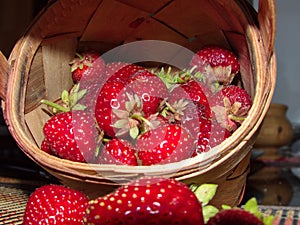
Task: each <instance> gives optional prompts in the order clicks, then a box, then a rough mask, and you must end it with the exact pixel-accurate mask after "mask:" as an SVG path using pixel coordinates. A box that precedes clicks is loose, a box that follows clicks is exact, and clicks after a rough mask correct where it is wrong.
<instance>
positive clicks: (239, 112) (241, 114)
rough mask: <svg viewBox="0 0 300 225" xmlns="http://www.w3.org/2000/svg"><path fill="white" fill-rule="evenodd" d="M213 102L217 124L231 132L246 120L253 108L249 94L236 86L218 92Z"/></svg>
mask: <svg viewBox="0 0 300 225" xmlns="http://www.w3.org/2000/svg"><path fill="white" fill-rule="evenodd" d="M211 102H212V105H211V109H212V111H213V114H214V117H215V118H216V120H217V122H218V123H220V124H221V125H222V126H223V127H225V128H226V129H228V130H229V131H231V132H232V131H234V130H236V129H237V127H238V126H239V125H240V124H241V123H242V122H243V121H244V120H245V118H246V117H247V115H248V112H249V110H250V108H251V106H252V100H251V98H250V96H249V94H248V93H247V92H246V91H245V90H244V89H243V88H241V87H239V86H235V85H229V86H226V87H224V88H222V89H221V90H219V91H218V92H216V93H215V94H214V95H213V97H212V101H211Z"/></svg>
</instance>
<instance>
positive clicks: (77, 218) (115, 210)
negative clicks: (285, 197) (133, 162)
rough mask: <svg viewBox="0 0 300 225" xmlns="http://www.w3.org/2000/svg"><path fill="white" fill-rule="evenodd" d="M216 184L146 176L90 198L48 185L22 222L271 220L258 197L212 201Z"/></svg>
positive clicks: (191, 224) (247, 223) (156, 224)
mask: <svg viewBox="0 0 300 225" xmlns="http://www.w3.org/2000/svg"><path fill="white" fill-rule="evenodd" d="M216 190H217V185H214V184H203V185H200V186H199V185H191V186H187V185H186V184H184V183H181V182H179V181H176V180H173V179H165V178H154V177H151V178H150V177H148V178H146V177H144V178H141V179H139V180H136V181H133V182H131V183H129V184H128V185H124V186H122V187H120V188H118V189H117V190H115V191H114V192H112V193H109V194H107V195H106V196H102V197H97V198H94V199H89V198H88V197H87V196H86V195H85V194H83V193H82V192H80V191H78V190H74V189H71V188H68V187H65V186H62V185H53V184H49V185H45V186H42V187H39V188H37V189H36V190H35V191H34V192H33V193H32V194H31V196H30V197H29V199H28V202H27V205H26V209H25V213H24V216H23V225H38V224H47V225H52V224H56V225H71V224H72V225H77V224H78V225H79V224H81V225H82V224H94V225H97V224H99V225H100V224H101V225H102V224H107V225H120V224H123V225H133V224H135V225H150V224H151V225H164V224H170V225H175V224H177V225H183V224H185V225H204V224H207V225H227V224H229V225H235V224H237V225H241V224H243V225H264V224H265V225H271V224H272V221H273V216H265V215H264V214H263V213H262V212H260V211H259V210H258V207H257V202H256V199H255V198H252V199H250V200H249V201H248V202H247V203H246V205H245V207H244V208H240V207H234V208H230V207H228V206H226V207H223V209H220V210H219V209H217V208H216V207H214V206H212V205H208V203H209V201H210V200H211V199H212V198H213V196H214V194H215V193H216Z"/></svg>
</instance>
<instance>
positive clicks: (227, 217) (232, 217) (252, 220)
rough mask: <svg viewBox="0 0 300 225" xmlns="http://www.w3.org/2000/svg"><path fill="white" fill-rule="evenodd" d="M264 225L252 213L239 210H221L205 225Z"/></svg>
mask: <svg viewBox="0 0 300 225" xmlns="http://www.w3.org/2000/svg"><path fill="white" fill-rule="evenodd" d="M240 224H243V225H264V223H263V222H262V221H261V220H260V219H259V218H257V217H256V216H255V215H253V214H252V213H250V212H248V211H245V210H243V209H240V208H236V209H226V210H221V211H220V212H218V213H217V214H216V215H215V216H213V217H211V218H210V219H209V220H208V222H207V225H240Z"/></svg>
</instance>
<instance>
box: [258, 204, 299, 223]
mask: <svg viewBox="0 0 300 225" xmlns="http://www.w3.org/2000/svg"><path fill="white" fill-rule="evenodd" d="M259 208H260V210H261V211H262V212H264V213H265V214H267V215H274V217H275V218H274V221H273V225H293V224H300V207H288V206H284V207H280V206H259Z"/></svg>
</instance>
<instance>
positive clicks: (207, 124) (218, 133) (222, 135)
mask: <svg viewBox="0 0 300 225" xmlns="http://www.w3.org/2000/svg"><path fill="white" fill-rule="evenodd" d="M230 136H231V133H230V132H229V131H228V130H227V129H225V128H223V127H221V126H220V125H219V124H218V123H213V122H212V121H211V120H208V119H204V118H202V119H200V120H199V133H198V144H197V150H196V152H195V154H198V153H201V152H207V151H209V150H210V149H211V148H213V147H215V146H217V145H219V144H221V143H222V142H223V141H224V140H225V139H227V138H228V137H230Z"/></svg>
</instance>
